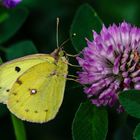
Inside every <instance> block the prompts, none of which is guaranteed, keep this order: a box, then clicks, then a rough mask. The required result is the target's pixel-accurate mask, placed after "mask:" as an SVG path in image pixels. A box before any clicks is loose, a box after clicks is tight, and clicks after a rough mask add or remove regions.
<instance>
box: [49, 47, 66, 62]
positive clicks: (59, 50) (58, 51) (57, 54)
mask: <svg viewBox="0 0 140 140" xmlns="http://www.w3.org/2000/svg"><path fill="white" fill-rule="evenodd" d="M51 56H53V57H54V58H55V60H56V61H58V60H59V59H61V58H63V57H64V58H66V53H65V51H64V50H63V48H60V47H59V48H57V49H55V50H54V51H53V52H52V53H51Z"/></svg>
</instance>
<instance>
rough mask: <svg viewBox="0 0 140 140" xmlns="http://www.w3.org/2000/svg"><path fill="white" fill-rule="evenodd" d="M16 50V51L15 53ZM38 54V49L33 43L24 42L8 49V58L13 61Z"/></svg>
mask: <svg viewBox="0 0 140 140" xmlns="http://www.w3.org/2000/svg"><path fill="white" fill-rule="evenodd" d="M15 50H16V51H15ZM34 53H37V49H36V47H35V45H34V44H33V42H32V41H28V40H27V41H22V42H19V43H17V44H14V45H12V46H10V47H9V48H7V50H6V58H7V60H11V59H14V58H18V57H22V56H25V55H29V54H34Z"/></svg>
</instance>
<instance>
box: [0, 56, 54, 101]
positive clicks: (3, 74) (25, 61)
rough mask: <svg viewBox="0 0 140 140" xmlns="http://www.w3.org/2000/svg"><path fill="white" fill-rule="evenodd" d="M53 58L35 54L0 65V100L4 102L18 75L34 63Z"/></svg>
mask: <svg viewBox="0 0 140 140" xmlns="http://www.w3.org/2000/svg"><path fill="white" fill-rule="evenodd" d="M46 61H51V62H53V61H54V59H53V58H52V57H51V56H50V55H46V54H35V55H29V56H26V57H22V58H19V59H15V60H13V61H9V62H7V63H4V64H2V65H0V102H3V103H6V101H7V97H8V95H9V93H10V89H11V88H12V85H13V84H14V83H15V82H16V81H18V77H19V76H20V75H22V74H23V73H24V72H25V71H27V70H28V69H29V68H31V67H32V66H34V65H37V64H39V63H42V62H46Z"/></svg>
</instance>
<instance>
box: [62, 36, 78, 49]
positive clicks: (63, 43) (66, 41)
mask: <svg viewBox="0 0 140 140" xmlns="http://www.w3.org/2000/svg"><path fill="white" fill-rule="evenodd" d="M75 36H76V33H73V35H72V38H73V37H75ZM69 41H70V37H69V38H68V39H66V40H65V41H64V42H62V44H61V45H60V48H62V47H63V46H64V45H65V44H67V43H68V42H69Z"/></svg>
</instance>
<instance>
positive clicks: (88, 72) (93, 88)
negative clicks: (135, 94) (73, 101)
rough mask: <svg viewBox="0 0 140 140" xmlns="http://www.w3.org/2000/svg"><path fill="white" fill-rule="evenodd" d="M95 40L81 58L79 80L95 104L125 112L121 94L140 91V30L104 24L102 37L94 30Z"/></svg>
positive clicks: (126, 24)
mask: <svg viewBox="0 0 140 140" xmlns="http://www.w3.org/2000/svg"><path fill="white" fill-rule="evenodd" d="M93 37H94V40H93V41H89V40H88V39H87V47H86V48H84V49H83V51H82V52H81V54H82V56H81V55H80V56H79V57H77V60H78V62H79V64H80V66H81V67H82V70H81V71H80V72H78V75H79V77H78V80H79V82H80V83H81V84H83V85H85V88H84V92H85V93H86V94H87V97H88V98H89V99H90V100H91V102H92V103H93V104H95V105H96V106H107V105H108V106H110V107H112V106H115V105H118V109H119V108H120V109H121V110H123V109H122V107H121V105H119V102H118V94H119V92H120V91H123V90H129V89H137V90H139V89H140V28H137V27H135V26H132V25H130V24H129V23H126V22H122V23H121V24H119V26H117V25H115V24H113V25H111V26H109V27H108V28H106V27H105V26H104V25H103V27H102V30H101V32H100V34H97V33H96V32H95V31H93ZM118 111H119V110H118Z"/></svg>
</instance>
